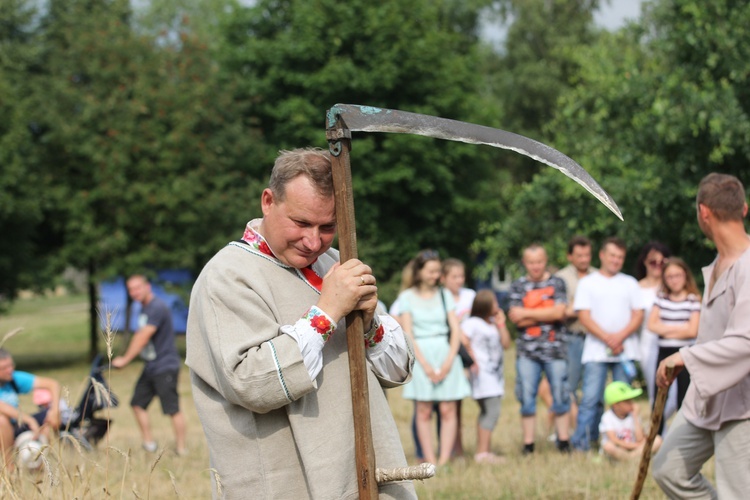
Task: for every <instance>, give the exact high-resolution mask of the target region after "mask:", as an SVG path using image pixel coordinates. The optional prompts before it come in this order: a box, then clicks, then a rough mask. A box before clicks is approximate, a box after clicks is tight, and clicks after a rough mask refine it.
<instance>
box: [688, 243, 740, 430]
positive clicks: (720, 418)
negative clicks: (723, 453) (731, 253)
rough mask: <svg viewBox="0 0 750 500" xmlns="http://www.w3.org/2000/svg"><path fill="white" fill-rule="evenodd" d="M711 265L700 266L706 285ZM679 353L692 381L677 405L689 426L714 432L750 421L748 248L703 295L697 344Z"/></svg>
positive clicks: (709, 276) (709, 278)
mask: <svg viewBox="0 0 750 500" xmlns="http://www.w3.org/2000/svg"><path fill="white" fill-rule="evenodd" d="M715 265H716V261H714V262H713V263H712V264H711V265H709V266H707V267H704V268H703V279H704V282H705V283H710V282H711V275H712V274H713V270H714V266H715ZM680 355H681V356H682V359H683V360H684V362H685V368H687V370H688V371H689V372H690V380H691V383H690V387H689V388H688V391H687V394H686V395H685V400H684V401H683V402H682V411H683V413H684V415H685V418H686V419H687V421H688V422H690V423H691V424H693V425H695V426H696V427H700V428H702V429H708V430H712V431H716V430H719V429H720V428H721V426H722V425H723V424H724V423H725V422H730V421H733V420H745V419H748V418H750V249H748V250H746V251H745V253H743V254H742V255H741V256H740V258H739V259H738V260H737V261H736V262H734V264H732V265H731V266H730V267H729V269H727V270H726V271H724V272H723V273H722V274H721V276H719V278H718V280H717V281H716V283H715V284H714V286H713V288H712V289H711V290H707V293H705V294H704V295H703V304H702V306H701V317H700V323H699V326H698V337H697V339H696V343H695V345H694V346H690V347H683V348H682V349H680Z"/></svg>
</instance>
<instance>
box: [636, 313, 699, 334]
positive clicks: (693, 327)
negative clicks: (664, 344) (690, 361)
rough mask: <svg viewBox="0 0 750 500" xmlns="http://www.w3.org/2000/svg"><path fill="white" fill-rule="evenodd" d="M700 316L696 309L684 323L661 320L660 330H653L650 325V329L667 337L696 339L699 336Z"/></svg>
mask: <svg viewBox="0 0 750 500" xmlns="http://www.w3.org/2000/svg"><path fill="white" fill-rule="evenodd" d="M700 317H701V313H700V312H699V311H694V312H693V313H691V314H690V319H689V320H688V321H686V322H684V323H676V324H668V323H664V322H663V321H659V331H656V330H652V329H651V327H650V326H649V330H651V331H652V332H654V333H656V334H658V335H659V336H661V337H664V338H665V339H694V338H695V337H697V336H698V323H699V322H700ZM649 325H650V323H649Z"/></svg>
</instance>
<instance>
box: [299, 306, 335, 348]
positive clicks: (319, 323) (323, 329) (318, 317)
mask: <svg viewBox="0 0 750 500" xmlns="http://www.w3.org/2000/svg"><path fill="white" fill-rule="evenodd" d="M302 319H304V320H308V321H309V322H310V326H311V327H312V328H313V329H314V330H315V331H316V332H318V333H319V334H320V336H321V337H323V342H327V341H328V338H329V337H330V336H331V335H332V334H333V331H334V330H335V329H336V323H335V322H334V321H332V320H331V318H329V317H328V315H327V314H326V313H325V312H323V310H322V309H320V308H319V307H318V306H312V307H311V308H310V309H308V310H307V312H306V313H305V315H304V316H302Z"/></svg>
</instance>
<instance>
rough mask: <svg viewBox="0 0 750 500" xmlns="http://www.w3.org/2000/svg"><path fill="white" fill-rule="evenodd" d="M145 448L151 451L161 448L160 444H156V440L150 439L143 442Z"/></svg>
mask: <svg viewBox="0 0 750 500" xmlns="http://www.w3.org/2000/svg"><path fill="white" fill-rule="evenodd" d="M141 446H142V447H143V449H144V450H146V451H147V452H149V453H155V452H156V450H158V449H159V445H158V444H156V441H149V442H143V444H141Z"/></svg>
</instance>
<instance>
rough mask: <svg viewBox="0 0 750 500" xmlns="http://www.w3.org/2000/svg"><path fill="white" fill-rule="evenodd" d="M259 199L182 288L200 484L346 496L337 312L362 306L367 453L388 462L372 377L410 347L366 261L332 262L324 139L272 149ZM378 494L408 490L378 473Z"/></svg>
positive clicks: (390, 377) (349, 449) (348, 467)
mask: <svg viewBox="0 0 750 500" xmlns="http://www.w3.org/2000/svg"><path fill="white" fill-rule="evenodd" d="M260 206H261V210H262V213H263V218H261V219H255V220H252V221H250V222H249V223H248V224H247V227H246V228H245V232H244V234H243V236H242V239H241V240H239V241H235V242H232V243H230V244H229V245H227V246H226V247H224V248H223V249H222V250H220V251H219V252H218V253H217V254H216V255H215V256H214V257H213V258H212V259H211V261H209V262H208V264H206V266H205V267H204V269H203V271H202V272H201V274H200V276H199V277H198V280H197V281H196V283H195V286H194V287H193V292H192V295H191V301H190V313H189V316H188V326H187V359H186V363H187V365H188V366H189V367H190V370H191V381H192V386H193V398H194V400H195V406H196V409H197V411H198V416H199V417H200V419H201V423H202V424H203V429H204V431H205V433H206V439H207V441H208V447H209V454H210V461H211V467H212V469H213V470H214V471H215V474H214V475H212V481H213V488H214V496H215V497H222V498H247V497H248V496H252V497H253V498H352V497H356V495H357V491H358V489H357V478H356V471H355V465H354V464H355V457H354V429H353V421H352V403H351V392H350V387H349V379H350V374H349V364H348V360H347V342H346V335H345V328H346V325H345V320H344V319H345V317H346V315H347V314H349V313H350V312H352V311H362V313H363V319H364V324H365V329H366V330H367V331H366V332H365V336H364V338H363V339H362V342H364V343H365V345H366V353H367V354H366V355H367V366H368V368H369V370H368V383H369V387H370V390H369V397H370V411H371V421H372V435H373V444H374V448H375V456H376V460H377V462H378V463H380V464H387V465H388V466H389V467H403V466H406V458H405V455H404V451H403V448H402V446H401V442H400V439H399V435H398V430H397V428H396V425H395V422H394V420H393V416H392V415H391V413H390V408H389V406H388V402H387V400H386V398H385V393H384V391H382V390H379V389H378V385H381V386H383V387H393V386H396V385H401V384H403V383H405V382H406V381H407V380H408V379H409V377H410V374H411V368H412V365H413V359H414V358H413V354H412V350H411V348H410V347H409V346H408V344H407V341H406V338H405V337H404V332H403V330H402V329H401V327H400V326H399V325H398V323H397V322H396V321H395V320H394V319H393V318H391V317H390V316H387V315H382V316H378V315H377V314H376V313H375V310H376V307H377V304H378V295H377V290H378V289H377V286H376V278H375V276H374V275H373V272H372V269H370V267H369V266H368V265H366V264H364V263H363V262H361V261H359V260H356V259H353V260H349V261H347V262H345V263H343V264H339V255H338V252H337V251H336V250H334V249H332V248H331V245H332V243H333V239H334V236H335V234H336V217H335V207H334V191H333V181H332V176H331V161H330V157H329V154H328V152H326V151H322V150H319V149H298V150H294V151H282V152H281V154H280V155H279V157H278V158H277V160H276V163H275V165H274V168H273V171H272V173H271V179H270V182H269V186H268V188H267V189H265V190H264V191H263V194H262V195H261V200H260ZM217 476H218V477H217ZM219 491H221V494H220V493H219ZM380 496H381V498H415V493H414V489H413V486H412V484H411V483H408V482H402V483H390V484H387V485H384V486H381V487H380Z"/></svg>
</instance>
